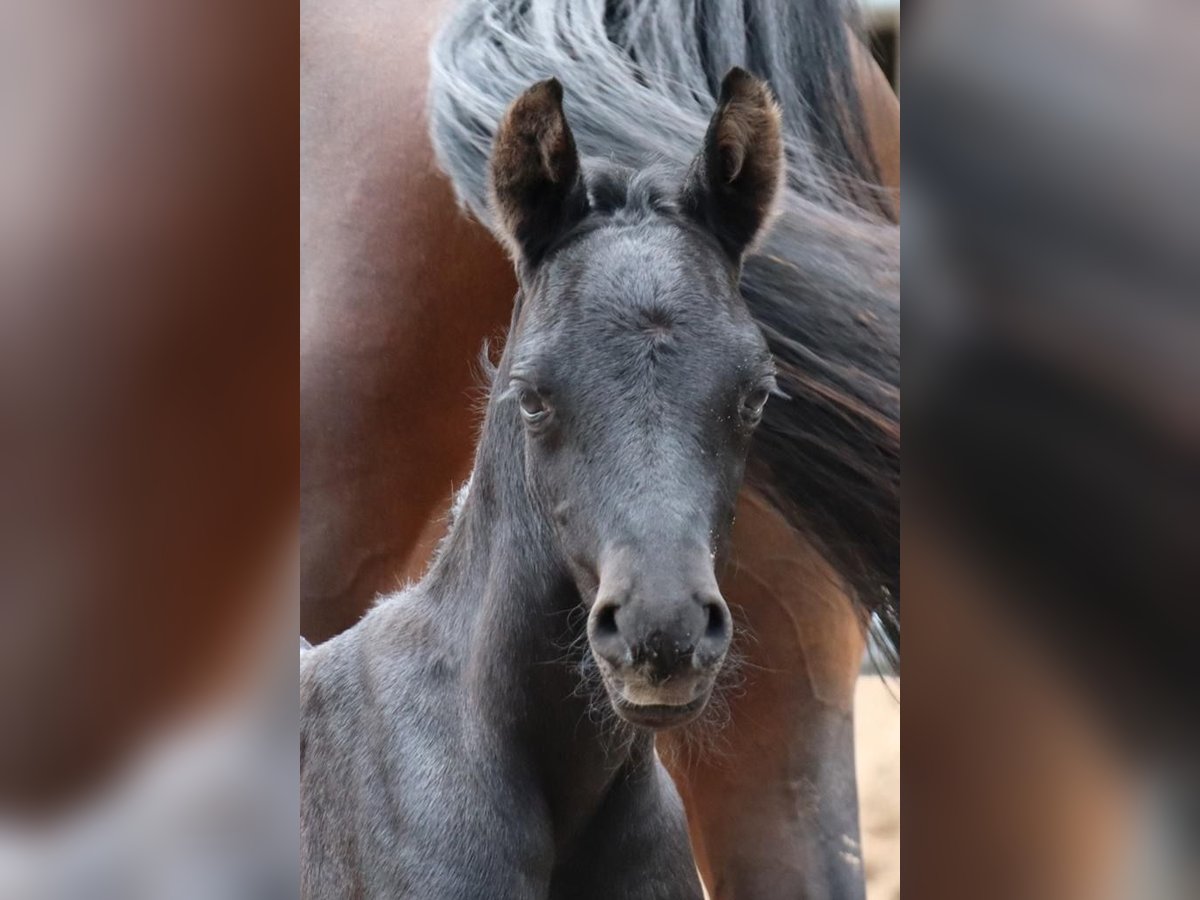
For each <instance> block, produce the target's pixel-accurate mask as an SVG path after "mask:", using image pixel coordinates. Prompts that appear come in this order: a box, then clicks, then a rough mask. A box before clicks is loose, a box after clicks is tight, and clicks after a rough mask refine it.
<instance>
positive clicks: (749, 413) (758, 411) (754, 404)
mask: <svg viewBox="0 0 1200 900" xmlns="http://www.w3.org/2000/svg"><path fill="white" fill-rule="evenodd" d="M770 396H771V392H770V391H769V390H768V389H767V388H765V387H764V388H758V389H756V390H753V391H751V392H750V393H749V394H747V395H746V399H745V400H743V401H742V419H743V420H744V421H745V422H746V424H747V425H757V424H758V423H759V422H760V421H761V420H762V414H763V407H765V406H766V405H767V400H768V398H769V397H770Z"/></svg>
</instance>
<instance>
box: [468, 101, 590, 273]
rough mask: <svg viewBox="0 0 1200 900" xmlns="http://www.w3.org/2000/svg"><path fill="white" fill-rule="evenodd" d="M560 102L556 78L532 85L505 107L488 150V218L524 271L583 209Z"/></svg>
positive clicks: (576, 165)
mask: <svg viewBox="0 0 1200 900" xmlns="http://www.w3.org/2000/svg"><path fill="white" fill-rule="evenodd" d="M562 98H563V89H562V85H561V84H559V82H558V79H557V78H550V79H548V80H546V81H539V82H538V83H537V84H535V85H533V86H532V87H531V88H529V89H528V90H526V91H525V93H523V94H521V96H519V97H518V98H517V99H516V100H514V101H513V102H512V104H511V105H510V106H509V107H508V111H507V112H506V113H505V114H504V119H503V120H502V121H501V122H500V128H499V130H498V131H497V132H496V140H495V143H494V144H493V145H492V158H491V162H490V165H489V170H488V194H489V199H490V203H491V210H492V215H493V217H494V218H495V222H496V225H497V226H498V227H499V229H500V234H501V237H502V238H503V239H504V241H505V243H506V244H507V245H508V247H509V250H510V251H511V252H512V254H513V257H514V258H515V259H516V260H517V261H518V262H519V263H524V264H525V265H528V266H535V265H537V264H538V262H540V261H541V259H542V257H543V256H544V255H545V252H546V250H547V249H549V247H550V245H551V244H552V243H553V241H554V240H555V238H557V237H558V236H559V235H561V234H562V233H563V232H564V231H566V230H567V229H568V228H570V227H571V226H572V225H573V224H575V223H576V222H578V221H579V220H580V219H582V218H583V216H584V215H586V213H587V210H588V201H587V190H586V188H585V187H584V184H583V177H582V174H581V172H580V166H579V154H578V152H577V151H576V149H575V138H574V136H573V135H572V134H571V128H570V126H568V125H567V118H566V115H565V114H564V113H563V107H562Z"/></svg>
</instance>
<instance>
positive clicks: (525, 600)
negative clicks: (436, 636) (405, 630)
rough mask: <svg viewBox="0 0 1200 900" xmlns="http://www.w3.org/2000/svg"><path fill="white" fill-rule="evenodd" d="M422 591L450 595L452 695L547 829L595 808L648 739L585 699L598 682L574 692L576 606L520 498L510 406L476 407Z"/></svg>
mask: <svg viewBox="0 0 1200 900" xmlns="http://www.w3.org/2000/svg"><path fill="white" fill-rule="evenodd" d="M425 587H426V596H429V597H430V598H431V599H432V600H434V602H439V603H440V602H442V601H443V600H446V599H451V598H453V599H452V601H451V605H452V606H453V607H454V610H448V612H449V613H451V614H450V615H449V616H448V617H447V620H448V621H450V622H452V623H453V624H452V625H451V626H450V627H451V628H452V629H453V632H454V633H453V634H452V635H451V639H452V640H457V641H460V642H461V641H463V640H464V639H465V642H466V645H467V647H468V648H469V649H468V652H467V654H466V660H465V663H464V666H463V670H462V678H463V687H464V689H465V694H466V702H467V703H468V704H469V707H470V709H471V711H472V713H473V714H475V713H477V714H479V715H481V716H482V717H483V719H484V722H485V727H484V739H485V740H489V741H492V742H493V744H492V747H490V748H487V749H489V750H490V751H491V752H493V753H495V752H500V753H503V752H506V750H507V749H509V748H513V747H515V748H517V751H518V752H519V753H522V754H523V759H525V760H527V761H529V762H530V764H531V765H532V766H533V768H534V770H535V777H536V778H537V779H538V780H539V781H540V782H541V783H542V786H543V787H544V789H545V790H546V793H547V799H548V802H549V804H550V807H551V809H552V812H553V813H554V815H555V819H556V821H557V820H559V819H568V818H570V817H571V816H573V815H574V814H575V813H576V812H577V811H578V810H579V809H582V808H586V807H587V806H588V805H589V804H590V803H594V802H598V800H599V796H600V795H602V794H603V792H604V790H605V789H606V788H607V786H608V785H609V784H611V782H612V779H613V777H614V776H615V774H616V773H617V772H618V771H620V770H621V769H622V768H623V767H625V766H626V765H627V764H629V763H630V762H631V760H637V761H641V762H645V761H647V760H648V759H649V758H650V754H651V752H652V751H651V748H652V741H651V738H650V737H649V735H647V734H641V733H636V732H634V731H633V730H632V729H631V728H630V727H629V726H627V725H625V724H624V723H620V722H619V721H618V720H616V719H615V714H613V713H611V711H610V709H609V706H608V700H607V698H606V697H603V696H597V695H594V694H592V695H589V690H591V691H600V692H602V690H603V689H602V688H601V687H600V686H599V685H598V684H594V685H589V686H587V689H585V686H584V684H583V681H584V675H583V673H582V671H581V662H582V661H583V659H584V654H587V653H588V650H587V645H586V643H585V640H586V639H585V637H584V625H585V621H586V617H585V615H584V612H583V604H582V601H581V598H580V596H579V594H578V592H577V590H576V588H575V586H574V583H573V581H572V580H571V578H570V577H569V575H568V572H567V569H566V566H565V564H564V562H563V560H562V557H561V554H560V552H559V550H558V547H557V544H556V541H555V540H554V537H553V534H552V533H551V531H550V528H549V526H548V524H547V522H546V519H545V517H544V516H543V515H542V514H541V512H540V511H539V510H537V509H536V508H535V506H534V504H533V503H532V501H531V500H530V498H529V496H528V494H527V492H526V489H525V437H524V429H523V426H522V424H521V422H520V420H519V418H518V415H517V412H516V410H515V409H514V408H513V407H512V405H511V404H508V405H503V404H500V403H498V402H496V401H495V400H493V401H492V402H491V403H490V404H489V406H488V411H487V415H486V418H485V421H484V429H483V433H482V435H481V437H480V443H479V449H478V451H477V453H476V461H475V470H474V473H473V474H472V477H471V484H470V487H469V489H468V491H467V497H466V499H465V500H464V502H463V505H462V507H461V509H460V511H459V514H458V516H457V520H456V522H455V524H454V527H453V530H452V533H451V535H450V537H449V538H448V539H447V542H446V545H445V546H444V547H443V549H442V552H441V554H440V555H439V557H438V560H437V562H436V563H435V565H434V567H433V569H432V570H431V572H430V576H429V578H428V579H427V582H426V586H425ZM597 713H599V715H597Z"/></svg>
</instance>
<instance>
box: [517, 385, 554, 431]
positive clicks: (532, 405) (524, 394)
mask: <svg viewBox="0 0 1200 900" xmlns="http://www.w3.org/2000/svg"><path fill="white" fill-rule="evenodd" d="M517 402H518V403H519V404H520V406H521V415H522V416H523V417H524V418H525V421H526V422H528V423H530V424H531V425H532V424H535V423H537V422H541V421H542V420H543V419H545V418H546V416H547V415H549V413H550V409H549V407H547V406H546V402H545V401H544V400H543V399H542V397H541V395H540V394H538V392H537V391H535V390H533V389H532V388H524V389H523V390H522V391H521V393H520V395H519V396H518V398H517Z"/></svg>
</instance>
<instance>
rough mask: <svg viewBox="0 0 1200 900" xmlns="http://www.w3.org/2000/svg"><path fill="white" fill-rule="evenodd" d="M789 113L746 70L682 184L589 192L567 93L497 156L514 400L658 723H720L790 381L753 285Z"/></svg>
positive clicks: (533, 470)
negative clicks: (767, 437) (732, 553)
mask: <svg viewBox="0 0 1200 900" xmlns="http://www.w3.org/2000/svg"><path fill="white" fill-rule="evenodd" d="M773 112H774V107H773V104H772V103H771V101H770V96H769V94H767V93H766V91H765V88H763V86H762V85H761V84H760V83H759V82H757V81H754V80H753V79H750V77H749V76H746V75H745V74H744V73H740V74H738V73H734V74H731V75H730V76H729V77H727V78H726V83H725V85H724V86H723V91H722V98H721V102H720V106H719V107H718V110H717V113H716V115H715V116H714V118H713V122H712V124H711V125H710V128H709V134H708V137H707V138H706V141H705V146H704V148H703V149H702V150H701V153H700V155H699V156H698V157H697V160H696V162H695V163H694V164H693V166H692V169H691V171H690V172H689V174H688V176H687V178H686V180H685V181H684V182H683V184H682V185H675V186H673V187H671V188H670V189H664V188H662V187H661V184H660V182H656V180H655V178H653V177H651V175H650V174H648V173H641V174H639V173H633V172H629V171H626V170H618V169H615V168H614V167H601V168H599V169H597V170H596V171H594V172H590V173H588V174H587V176H586V177H585V173H584V172H583V170H582V167H581V165H580V163H579V161H578V159H577V158H576V156H575V150H574V143H573V139H572V138H571V134H570V130H569V128H568V127H567V124H566V120H565V118H564V117H563V115H562V108H561V89H559V88H557V86H556V83H553V82H551V83H542V84H540V85H536V86H535V87H534V88H532V89H530V91H528V92H526V94H524V95H522V97H521V98H518V100H517V101H516V102H515V103H514V105H513V107H512V108H510V111H509V114H508V116H507V117H506V119H505V122H504V123H503V125H502V127H501V130H500V133H499V135H498V137H497V145H496V148H495V150H494V151H493V162H492V173H491V175H492V181H491V183H492V195H493V207H494V211H495V214H496V216H497V218H498V221H499V222H500V224H501V227H502V228H503V229H504V231H505V233H506V234H507V235H508V238H509V243H510V246H511V247H512V249H513V251H514V254H515V256H516V259H517V262H518V268H519V270H520V274H521V283H522V307H521V312H520V315H519V316H518V318H517V321H516V324H515V327H514V331H513V334H512V335H511V336H510V341H511V347H510V350H511V352H510V353H509V365H508V366H507V368H506V370H505V372H504V377H505V378H506V379H507V384H503V385H499V386H498V387H499V388H501V389H503V390H504V391H505V392H506V393H505V395H504V396H505V399H506V400H507V401H508V402H511V404H512V406H513V408H514V414H515V415H519V416H520V418H521V420H522V422H523V423H524V429H525V444H526V446H525V459H526V481H527V486H528V490H529V493H530V495H531V496H532V497H533V498H534V500H535V502H536V504H537V505H538V506H539V508H540V509H542V510H543V511H544V513H545V516H546V518H547V520H548V521H549V522H550V523H551V525H552V528H553V530H554V533H555V535H556V538H557V542H558V544H559V546H560V549H561V552H562V558H563V560H564V561H565V563H566V565H567V567H568V569H569V570H570V572H571V574H572V576H573V578H574V580H575V583H576V586H577V587H578V589H579V593H580V595H581V596H582V597H583V598H584V601H585V603H586V604H587V605H588V607H589V617H588V639H589V643H590V646H591V651H592V654H593V656H594V657H595V659H596V661H597V663H598V665H599V667H600V671H601V672H602V674H603V676H604V683H605V686H606V688H607V690H608V693H609V698H610V700H611V702H612V704H613V706H614V708H615V709H616V711H617V713H618V714H619V715H621V716H622V717H623V718H625V719H627V720H629V721H631V722H634V723H635V724H639V725H644V726H647V727H653V728H661V727H670V726H674V725H678V724H682V723H683V722H685V721H687V720H689V719H691V718H693V717H695V716H696V715H698V714H699V713H700V712H701V711H702V710H703V708H704V706H705V704H706V703H707V701H708V697H709V695H710V693H711V690H712V685H713V681H714V678H715V676H716V673H717V671H718V669H719V668H720V665H721V663H722V662H723V660H724V657H725V654H726V651H727V650H728V647H729V643H730V638H731V622H730V615H729V610H728V608H727V607H726V605H725V602H724V600H723V599H722V598H721V594H720V591H719V589H718V587H717V581H716V575H715V571H714V565H715V561H716V560H717V558H718V557H719V556H720V554H721V552H722V550H723V548H724V544H725V542H726V539H727V536H728V532H729V530H730V526H731V524H732V515H733V508H734V502H735V499H736V496H737V491H738V488H739V486H740V484H741V480H742V474H743V469H744V465H745V459H746V453H747V449H748V446H749V440H750V437H751V434H752V433H753V430H754V428H755V426H756V425H757V424H758V421H759V419H760V418H761V415H762V409H763V406H764V404H765V403H766V401H767V398H768V396H769V393H770V391H771V389H772V387H773V385H774V381H773V377H772V365H771V359H770V355H769V353H768V351H767V347H766V342H765V340H764V339H763V337H762V335H761V333H760V332H759V331H758V329H757V327H756V326H755V325H754V323H753V321H752V319H751V318H750V315H749V313H748V311H747V310H746V307H745V304H744V302H743V300H742V298H741V296H740V294H739V293H738V289H737V278H738V271H739V264H740V260H741V254H742V252H743V251H744V249H745V247H746V245H747V243H748V242H749V241H750V240H751V239H752V238H753V236H754V235H755V233H756V232H757V231H758V229H759V227H761V225H762V222H763V220H764V219H765V217H766V214H767V210H768V208H769V206H770V201H771V198H772V197H773V195H774V191H775V190H776V188H777V183H778V175H779V163H780V161H781V159H782V151H781V148H780V147H779V133H778V122H777V119H775V118H772V114H773ZM731 117H732V118H736V121H730V119H731ZM772 126H773V127H772Z"/></svg>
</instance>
